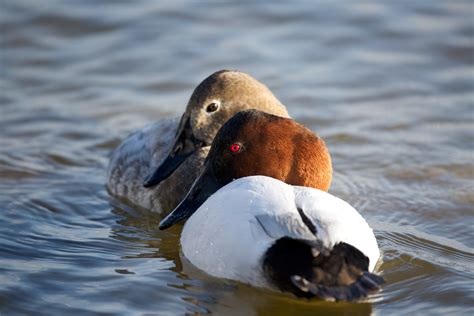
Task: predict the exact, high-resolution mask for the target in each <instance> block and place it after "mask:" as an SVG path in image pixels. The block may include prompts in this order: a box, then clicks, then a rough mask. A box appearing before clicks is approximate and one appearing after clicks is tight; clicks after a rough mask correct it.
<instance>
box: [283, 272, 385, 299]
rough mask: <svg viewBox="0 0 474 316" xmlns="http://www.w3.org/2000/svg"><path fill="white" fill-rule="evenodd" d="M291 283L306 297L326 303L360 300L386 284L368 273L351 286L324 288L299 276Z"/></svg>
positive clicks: (295, 276)
mask: <svg viewBox="0 0 474 316" xmlns="http://www.w3.org/2000/svg"><path fill="white" fill-rule="evenodd" d="M291 281H292V282H293V285H294V286H295V287H297V288H298V289H299V290H301V291H302V292H306V293H308V295H306V297H308V298H311V297H314V298H319V299H323V300H326V301H354V300H360V299H363V298H365V297H367V296H368V295H369V294H371V293H375V292H377V291H379V290H380V286H381V285H382V284H383V283H384V280H383V278H381V277H380V276H378V275H375V274H373V273H370V272H367V271H366V272H364V273H363V274H362V276H361V277H359V279H358V280H357V281H355V282H354V283H352V284H351V285H349V286H324V285H320V284H316V283H311V282H309V281H308V280H306V279H304V278H302V277H300V276H298V275H294V276H292V277H291Z"/></svg>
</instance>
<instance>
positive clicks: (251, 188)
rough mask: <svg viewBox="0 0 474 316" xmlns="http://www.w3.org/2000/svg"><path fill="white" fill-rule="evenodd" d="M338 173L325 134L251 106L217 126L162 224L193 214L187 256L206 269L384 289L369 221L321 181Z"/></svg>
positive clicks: (288, 284)
mask: <svg viewBox="0 0 474 316" xmlns="http://www.w3.org/2000/svg"><path fill="white" fill-rule="evenodd" d="M331 179H332V163H331V157H330V154H329V151H328V149H327V147H326V145H325V143H324V141H323V140H322V138H320V137H319V136H318V135H316V134H314V133H313V132H312V131H310V130H309V129H307V128H306V127H304V126H303V125H300V124H299V123H297V122H295V121H294V120H292V119H290V118H284V117H278V116H275V115H271V114H268V113H264V112H261V111H257V110H244V111H241V112H239V113H237V114H236V115H235V116H234V117H232V118H231V119H230V120H229V121H227V122H226V123H225V124H224V125H223V126H222V128H221V129H220V130H219V132H218V133H217V135H216V137H215V138H214V141H213V143H212V146H211V148H210V151H209V154H208V156H207V158H206V161H205V165H204V168H203V171H202V173H201V175H200V176H199V177H198V178H197V180H196V181H195V183H194V184H193V186H192V187H191V189H190V191H189V192H188V194H187V195H186V197H185V198H184V199H183V201H181V203H180V204H179V205H178V206H177V207H176V208H175V209H174V210H173V211H172V212H171V213H170V214H168V215H167V216H166V217H165V218H164V219H163V220H162V221H161V222H160V225H159V228H160V229H162V230H163V229H167V228H168V227H171V226H173V225H175V224H177V223H179V222H181V221H184V220H186V222H185V224H184V227H183V230H182V232H181V237H180V243H181V250H182V253H183V255H184V257H185V258H186V259H187V260H188V261H189V262H190V263H191V264H192V265H193V266H195V267H197V268H198V269H199V270H201V271H204V272H205V273H207V274H208V275H211V276H214V277H218V278H224V279H228V280H233V281H238V282H242V283H246V284H250V285H252V286H255V287H262V288H267V289H271V290H276V291H281V292H285V293H291V294H293V295H295V296H296V297H303V298H307V299H313V298H314V299H322V300H327V301H354V300H362V299H365V298H366V297H368V295H369V294H371V293H375V292H377V291H379V290H380V288H381V285H382V284H383V283H384V280H383V278H382V277H381V276H379V275H377V274H375V273H374V269H375V267H376V264H377V262H378V260H379V257H380V250H379V248H378V244H377V240H376V238H375V236H374V233H373V230H372V229H371V228H370V226H369V225H368V223H367V222H366V220H365V219H364V218H363V217H362V216H361V215H360V213H359V212H357V210H355V209H354V208H353V207H352V206H351V205H350V204H348V203H347V202H345V201H343V200H342V199H340V198H338V197H336V196H333V195H331V194H330V193H328V192H326V191H325V190H322V189H321V188H328V187H329V185H330V182H331Z"/></svg>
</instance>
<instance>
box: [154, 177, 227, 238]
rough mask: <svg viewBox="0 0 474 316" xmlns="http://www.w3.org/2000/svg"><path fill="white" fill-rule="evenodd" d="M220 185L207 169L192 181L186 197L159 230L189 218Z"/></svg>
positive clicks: (163, 221) (161, 224)
mask: <svg viewBox="0 0 474 316" xmlns="http://www.w3.org/2000/svg"><path fill="white" fill-rule="evenodd" d="M221 187H222V185H221V184H220V183H219V182H218V181H217V180H216V179H215V177H214V176H212V175H211V174H210V173H209V172H207V169H205V170H204V172H203V173H202V174H201V175H200V176H199V177H198V178H197V179H196V181H194V184H193V185H192V187H191V189H190V190H189V192H188V194H187V195H186V197H185V198H184V199H183V200H182V201H181V203H179V205H178V206H177V207H176V208H175V209H174V210H173V211H172V212H171V213H170V214H168V216H166V217H165V218H164V219H163V220H162V221H161V222H160V226H159V229H161V230H164V229H167V228H169V227H171V226H173V225H174V224H176V223H179V222H180V221H182V220H185V219H187V218H189V217H190V216H191V215H193V213H194V212H196V211H197V209H198V208H199V207H200V206H201V205H202V204H203V203H204V202H205V201H206V200H207V198H208V197H210V196H211V195H212V194H214V193H215V192H216V191H217V190H219V189H220V188H221Z"/></svg>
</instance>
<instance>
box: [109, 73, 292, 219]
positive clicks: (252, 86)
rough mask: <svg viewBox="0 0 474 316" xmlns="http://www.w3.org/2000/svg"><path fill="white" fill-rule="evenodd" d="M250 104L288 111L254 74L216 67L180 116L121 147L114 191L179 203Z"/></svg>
mask: <svg viewBox="0 0 474 316" xmlns="http://www.w3.org/2000/svg"><path fill="white" fill-rule="evenodd" d="M248 108H255V109H259V110H262V111H265V112H268V113H272V114H275V115H278V116H284V117H288V112H287V111H286V108H285V106H284V105H283V104H281V103H280V101H278V99H277V98H276V97H275V96H274V95H273V94H272V92H271V91H270V90H269V89H268V88H267V87H266V86H265V85H263V84H262V83H260V82H259V81H257V80H256V79H254V78H253V77H251V76H250V75H248V74H246V73H243V72H240V71H233V70H221V71H218V72H215V73H214V74H212V75H211V76H209V77H208V78H206V79H205V80H204V81H202V82H201V83H200V84H199V85H198V86H197V87H196V89H195V90H194V92H193V94H192V95H191V98H190V100H189V102H188V105H187V107H186V111H185V112H184V114H183V115H182V117H181V120H180V121H179V122H178V120H177V119H164V120H160V121H158V122H156V123H154V124H151V125H149V126H146V127H145V128H143V129H141V130H138V131H136V132H134V133H133V134H131V135H130V136H129V137H128V138H126V139H125V140H124V141H123V142H122V143H121V144H120V145H119V146H118V147H117V148H116V149H115V151H114V152H113V153H112V156H111V159H110V163H109V166H108V171H107V188H108V190H109V192H111V193H112V194H113V195H115V196H118V197H122V198H126V199H128V200H129V201H131V202H133V203H134V204H136V205H139V206H142V207H144V208H147V209H150V210H152V211H155V212H159V213H163V211H169V210H171V209H173V208H174V207H176V205H177V204H178V203H179V201H181V200H182V199H183V197H184V196H185V194H186V192H188V190H189V188H190V187H191V184H192V183H193V182H194V180H195V179H196V177H197V176H198V175H199V174H200V172H201V170H202V166H203V162H204V159H205V158H206V156H207V154H208V152H209V148H210V144H211V143H212V140H213V139H214V137H215V135H216V133H217V131H218V130H219V128H220V127H221V126H222V125H223V124H224V123H225V122H226V121H227V120H228V119H229V118H231V117H232V116H233V115H234V114H235V113H237V112H238V111H240V110H243V109H248ZM144 180H145V181H144Z"/></svg>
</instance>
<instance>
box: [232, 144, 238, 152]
mask: <svg viewBox="0 0 474 316" xmlns="http://www.w3.org/2000/svg"><path fill="white" fill-rule="evenodd" d="M239 150H240V145H239V144H232V145H231V146H230V151H231V152H233V153H236V152H238V151H239Z"/></svg>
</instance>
